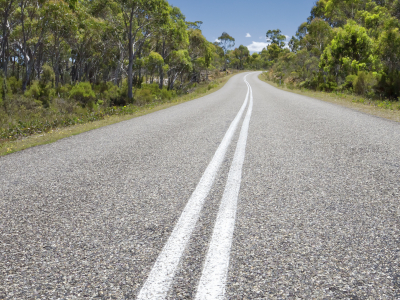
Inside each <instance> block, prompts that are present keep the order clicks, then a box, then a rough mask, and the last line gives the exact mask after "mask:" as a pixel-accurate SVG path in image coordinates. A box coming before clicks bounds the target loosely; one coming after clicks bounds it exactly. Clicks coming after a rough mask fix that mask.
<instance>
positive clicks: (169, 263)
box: [137, 75, 250, 300]
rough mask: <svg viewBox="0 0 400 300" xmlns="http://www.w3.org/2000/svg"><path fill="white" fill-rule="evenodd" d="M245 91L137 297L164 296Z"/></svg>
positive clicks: (141, 299) (153, 298) (228, 140)
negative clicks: (229, 123)
mask: <svg viewBox="0 0 400 300" xmlns="http://www.w3.org/2000/svg"><path fill="white" fill-rule="evenodd" d="M246 76H247V75H246ZM245 78H246V77H245ZM249 93H250V92H249V87H248V89H247V95H246V99H245V101H244V103H243V105H242V107H241V108H240V110H239V112H238V113H237V115H236V117H235V119H234V120H233V121H232V123H231V125H230V126H229V129H228V131H227V132H226V134H225V136H224V138H223V139H222V142H221V144H220V145H219V147H218V149H217V151H216V152H215V154H214V157H213V159H212V160H211V162H210V164H209V165H208V166H207V169H206V170H205V172H204V174H203V176H202V177H201V179H200V182H199V183H198V185H197V187H196V189H195V191H194V192H193V194H192V195H191V197H190V199H189V201H188V203H187V204H186V207H185V209H184V210H183V212H182V214H181V216H180V218H179V220H178V222H177V224H176V225H175V228H174V230H173V231H172V233H171V236H170V237H169V239H168V241H167V243H166V245H165V246H164V248H163V250H162V251H161V253H160V255H159V256H158V258H157V260H156V262H155V264H154V266H153V268H152V270H151V272H150V275H149V277H148V278H147V280H146V282H145V283H144V285H143V287H142V289H141V290H140V292H139V295H138V297H137V299H138V300H158V299H160V300H161V299H164V298H165V297H166V296H167V293H168V290H169V288H170V286H171V283H172V280H173V278H174V275H175V272H176V269H177V267H178V264H179V261H180V258H181V256H182V254H183V251H184V250H185V248H186V245H187V243H188V241H189V239H190V236H191V235H192V232H193V229H194V227H195V225H196V223H197V220H198V219H199V216H200V211H201V209H202V207H203V204H204V200H205V198H206V197H207V195H208V193H209V191H210V189H211V187H212V185H213V183H214V179H215V176H216V174H217V172H218V169H219V168H220V166H221V164H222V162H223V160H224V157H225V154H226V151H227V149H228V147H229V144H230V143H231V141H232V137H233V135H234V133H235V131H236V128H237V125H238V123H239V121H240V119H241V117H242V115H243V112H244V110H245V108H246V105H247V102H248V99H249Z"/></svg>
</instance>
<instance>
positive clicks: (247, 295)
mask: <svg viewBox="0 0 400 300" xmlns="http://www.w3.org/2000/svg"><path fill="white" fill-rule="evenodd" d="M258 75H259V72H252V73H250V74H249V75H248V76H247V81H248V82H249V83H250V85H251V87H252V90H253V97H254V106H253V114H252V117H251V120H250V128H249V134H248V139H247V148H246V157H245V161H244V165H243V171H242V182H241V189H240V194H239V202H238V209H237V216H236V224H235V231H234V236H233V243H232V248H231V253H230V265H229V271H228V279H227V284H226V298H227V299H353V300H354V299H400V257H399V254H400V240H399V236H400V205H399V200H400V124H399V123H395V122H392V121H388V120H385V119H381V118H377V117H374V116H370V115H366V114H363V113H360V112H357V111H353V110H351V109H348V108H344V107H340V106H337V105H334V104H331V103H326V102H322V101H319V100H315V99H312V98H308V97H305V96H301V95H297V94H292V93H289V92H285V91H281V90H278V89H276V88H274V87H272V86H270V85H268V84H266V83H265V82H262V81H260V80H259V79H258V78H257V76H258ZM244 76H245V74H239V75H236V76H234V77H233V78H232V79H230V81H229V82H228V83H227V84H226V85H225V86H224V87H223V88H222V89H220V90H219V91H217V92H215V93H213V94H211V95H208V96H206V97H203V98H200V99H196V100H193V101H190V102H186V103H184V104H181V105H178V106H174V107H171V108H168V109H165V110H162V111H158V112H155V113H152V114H149V115H145V116H142V117H138V118H134V119H132V120H129V121H125V122H121V123H118V124H114V125H111V126H107V127H103V128H100V129H97V130H93V131H90V132H86V133H83V134H80V135H77V136H73V137H70V138H66V139H63V140H60V141H58V142H56V143H53V144H50V145H44V146H39V147H34V148H30V149H27V150H24V151H21V152H18V153H14V154H11V155H7V156H5V157H1V158H0V299H135V297H136V296H137V294H138V293H139V291H140V288H141V287H142V286H143V283H144V281H145V280H146V278H147V276H148V274H149V273H150V270H151V268H152V266H153V264H154V262H155V260H156V259H157V257H158V255H159V253H160V252H161V250H162V248H163V246H164V245H165V243H166V241H167V240H168V238H169V236H170V234H171V232H172V230H173V228H174V225H175V224H176V222H177V220H178V218H179V216H180V214H181V212H182V210H183V209H184V207H185V205H186V203H187V201H188V199H189V198H190V196H191V194H192V192H193V191H194V189H195V187H196V185H197V184H198V182H199V180H200V178H201V176H202V174H203V172H204V170H205V169H206V167H207V165H208V164H209V162H210V161H211V159H212V157H213V155H214V153H215V151H216V149H217V148H218V145H219V144H220V142H221V140H222V138H223V137H224V135H225V132H226V131H227V129H228V127H229V125H230V124H231V122H232V120H233V119H234V117H235V116H236V114H237V112H238V111H239V109H240V107H241V105H242V104H243V101H244V99H245V97H246V92H247V86H246V84H245V83H244V81H243V77H244ZM242 120H243V117H242ZM240 126H241V123H239V127H238V129H237V130H236V133H235V136H234V138H233V141H232V143H231V145H230V147H229V149H228V152H227V154H226V156H225V160H224V162H223V165H222V166H221V168H220V170H219V172H218V175H217V178H216V180H215V182H214V185H213V187H212V190H211V192H210V193H209V195H208V197H207V199H206V202H205V205H204V207H203V209H202V211H201V215H200V219H199V221H198V223H197V225H196V228H195V230H194V232H193V234H192V237H191V239H190V242H189V245H188V247H187V248H186V249H185V252H184V255H183V257H182V258H181V262H180V266H179V269H178V271H177V273H176V274H175V277H174V282H173V284H172V287H171V289H170V291H169V293H168V296H167V299H193V298H194V296H195V294H196V289H197V285H198V281H199V279H200V276H201V273H202V267H203V264H204V259H205V256H206V253H207V250H208V245H209V243H210V239H211V235H212V231H213V227H214V223H215V219H216V216H217V213H218V209H219V203H220V201H221V197H222V194H223V191H224V188H225V184H226V180H227V175H228V171H229V168H230V166H231V163H232V158H233V154H234V151H235V147H236V142H237V139H238V136H239V131H240Z"/></svg>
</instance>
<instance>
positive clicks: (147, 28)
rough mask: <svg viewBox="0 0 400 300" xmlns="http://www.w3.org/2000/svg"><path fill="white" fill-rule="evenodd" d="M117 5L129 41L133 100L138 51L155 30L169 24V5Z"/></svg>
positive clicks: (156, 1)
mask: <svg viewBox="0 0 400 300" xmlns="http://www.w3.org/2000/svg"><path fill="white" fill-rule="evenodd" d="M117 3H118V4H119V5H120V9H121V11H122V15H123V20H124V25H125V34H126V38H127V41H128V59H129V63H128V98H129V99H130V100H132V99H133V92H132V79H133V76H132V74H133V72H132V71H133V64H134V61H135V58H136V56H137V54H138V50H139V49H140V47H141V46H142V45H143V43H144V42H145V41H146V40H147V39H148V38H150V37H151V35H152V34H153V33H154V31H155V28H157V27H159V26H162V25H163V24H165V23H166V22H167V20H168V11H169V5H168V2H167V1H165V0H117Z"/></svg>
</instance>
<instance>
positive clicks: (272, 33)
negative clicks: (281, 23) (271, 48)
mask: <svg viewBox="0 0 400 300" xmlns="http://www.w3.org/2000/svg"><path fill="white" fill-rule="evenodd" d="M267 41H268V42H270V43H271V44H275V45H277V46H278V47H279V48H280V49H283V47H285V42H284V41H286V36H284V35H283V34H282V32H281V30H280V29H275V30H268V31H267Z"/></svg>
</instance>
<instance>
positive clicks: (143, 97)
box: [135, 89, 154, 105]
mask: <svg viewBox="0 0 400 300" xmlns="http://www.w3.org/2000/svg"><path fill="white" fill-rule="evenodd" d="M153 99H154V96H153V95H152V94H151V90H149V89H137V90H136V91H135V101H136V103H137V104H138V105H144V104H147V103H150V102H151V101H152V100H153Z"/></svg>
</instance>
